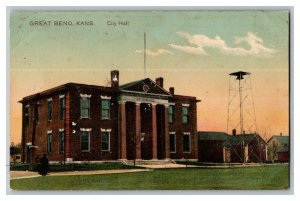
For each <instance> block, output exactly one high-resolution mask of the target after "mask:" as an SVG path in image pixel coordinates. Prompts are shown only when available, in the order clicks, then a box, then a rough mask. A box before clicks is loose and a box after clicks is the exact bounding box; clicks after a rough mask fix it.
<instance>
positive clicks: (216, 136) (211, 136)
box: [198, 131, 230, 141]
mask: <svg viewBox="0 0 300 201" xmlns="http://www.w3.org/2000/svg"><path fill="white" fill-rule="evenodd" d="M229 136H230V135H228V134H227V133H225V132H214V131H199V132H198V139H199V140H223V141H225V140H227V138H228V137H229Z"/></svg>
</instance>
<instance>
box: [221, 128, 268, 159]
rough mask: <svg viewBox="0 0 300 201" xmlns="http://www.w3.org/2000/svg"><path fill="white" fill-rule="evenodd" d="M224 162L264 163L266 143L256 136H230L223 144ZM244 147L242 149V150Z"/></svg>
mask: <svg viewBox="0 0 300 201" xmlns="http://www.w3.org/2000/svg"><path fill="white" fill-rule="evenodd" d="M224 146H225V151H227V152H230V153H225V155H230V158H226V160H227V161H226V162H231V163H242V162H243V161H244V162H247V163H264V162H266V161H267V143H266V142H265V141H264V140H263V139H262V138H261V137H260V135H258V134H240V135H232V136H230V138H228V139H227V141H226V142H225V143H224ZM243 147H244V149H243Z"/></svg>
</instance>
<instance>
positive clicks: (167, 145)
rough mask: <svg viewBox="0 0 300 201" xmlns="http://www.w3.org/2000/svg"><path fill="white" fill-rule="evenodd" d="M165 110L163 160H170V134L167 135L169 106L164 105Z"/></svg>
mask: <svg viewBox="0 0 300 201" xmlns="http://www.w3.org/2000/svg"><path fill="white" fill-rule="evenodd" d="M164 109H165V122H164V124H165V153H164V156H165V159H170V134H169V105H168V104H166V105H164Z"/></svg>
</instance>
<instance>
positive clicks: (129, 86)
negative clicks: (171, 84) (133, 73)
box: [119, 78, 171, 96]
mask: <svg viewBox="0 0 300 201" xmlns="http://www.w3.org/2000/svg"><path fill="white" fill-rule="evenodd" d="M145 87H146V88H145ZM119 88H120V90H121V91H125V92H134V93H147V94H157V95H163V96H171V94H170V93H169V92H168V91H167V90H165V89H164V88H162V87H161V86H159V85H157V84H156V82H154V81H153V80H151V79H150V78H145V79H142V80H137V81H134V82H129V83H126V84H123V85H121V86H119Z"/></svg>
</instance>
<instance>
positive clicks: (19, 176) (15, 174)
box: [10, 169, 151, 179]
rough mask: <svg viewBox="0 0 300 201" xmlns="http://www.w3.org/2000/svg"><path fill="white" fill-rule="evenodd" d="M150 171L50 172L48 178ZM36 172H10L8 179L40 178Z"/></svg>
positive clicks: (144, 170) (145, 170)
mask: <svg viewBox="0 0 300 201" xmlns="http://www.w3.org/2000/svg"><path fill="white" fill-rule="evenodd" d="M147 171H151V170H150V169H118V170H91V171H72V172H50V173H49V174H47V177H48V176H70V175H96V174H119V173H131V172H147ZM40 176H41V175H39V174H38V173H37V172H30V171H10V179H26V178H34V177H40Z"/></svg>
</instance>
